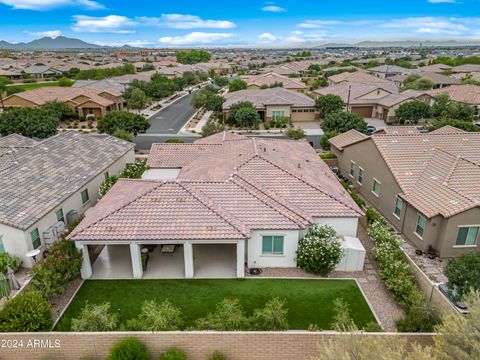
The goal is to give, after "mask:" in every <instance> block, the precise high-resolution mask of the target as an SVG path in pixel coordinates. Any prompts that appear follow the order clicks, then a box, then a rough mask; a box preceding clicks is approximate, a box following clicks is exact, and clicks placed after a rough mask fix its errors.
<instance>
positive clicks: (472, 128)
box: [427, 119, 480, 132]
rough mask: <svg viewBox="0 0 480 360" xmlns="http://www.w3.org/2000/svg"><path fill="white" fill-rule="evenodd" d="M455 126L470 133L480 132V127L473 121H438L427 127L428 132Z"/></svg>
mask: <svg viewBox="0 0 480 360" xmlns="http://www.w3.org/2000/svg"><path fill="white" fill-rule="evenodd" d="M447 125H450V126H453V127H456V128H457V129H461V130H464V131H468V132H478V131H480V126H476V125H475V124H473V123H472V122H471V121H464V120H457V119H438V120H435V121H433V122H431V123H429V124H428V125H427V128H428V131H434V130H437V129H440V128H442V127H444V126H447Z"/></svg>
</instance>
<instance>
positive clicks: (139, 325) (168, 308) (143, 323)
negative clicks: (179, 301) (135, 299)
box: [126, 300, 183, 331]
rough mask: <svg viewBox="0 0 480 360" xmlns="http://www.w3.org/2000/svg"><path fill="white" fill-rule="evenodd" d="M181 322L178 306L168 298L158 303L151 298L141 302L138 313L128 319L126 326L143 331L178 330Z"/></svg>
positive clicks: (129, 328)
mask: <svg viewBox="0 0 480 360" xmlns="http://www.w3.org/2000/svg"><path fill="white" fill-rule="evenodd" d="M182 323H183V320H182V313H181V311H180V309H179V308H178V307H176V306H174V305H172V303H170V302H169V301H168V300H165V301H164V302H162V303H161V304H160V305H159V304H157V303H156V302H155V301H154V300H152V301H145V302H144V303H143V304H142V310H141V311H140V314H139V315H138V317H137V318H136V319H131V320H129V321H128V322H127V325H126V328H127V329H128V330H143V331H173V330H180V328H181V326H182Z"/></svg>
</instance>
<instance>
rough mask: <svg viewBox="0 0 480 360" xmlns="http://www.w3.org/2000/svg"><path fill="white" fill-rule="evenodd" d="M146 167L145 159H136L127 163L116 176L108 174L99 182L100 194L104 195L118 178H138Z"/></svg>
mask: <svg viewBox="0 0 480 360" xmlns="http://www.w3.org/2000/svg"><path fill="white" fill-rule="evenodd" d="M147 169H148V166H147V162H146V161H145V160H136V161H135V163H134V164H132V165H127V166H126V167H125V168H124V169H123V170H122V172H121V173H120V174H119V175H118V176H117V175H110V176H109V177H108V178H106V179H105V180H103V182H102V183H101V184H100V188H99V189H98V192H99V194H100V196H104V195H105V194H106V193H107V191H108V190H110V188H111V187H112V186H113V185H114V184H115V183H116V182H117V181H118V179H119V178H126V179H140V178H141V177H142V174H143V173H144V172H145V170H147Z"/></svg>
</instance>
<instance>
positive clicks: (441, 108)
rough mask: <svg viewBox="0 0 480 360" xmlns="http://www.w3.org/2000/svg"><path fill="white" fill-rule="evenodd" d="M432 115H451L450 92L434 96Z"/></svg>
mask: <svg viewBox="0 0 480 360" xmlns="http://www.w3.org/2000/svg"><path fill="white" fill-rule="evenodd" d="M433 100H434V103H433V105H432V116H433V117H436V118H447V117H448V116H449V111H448V108H449V106H450V97H449V96H448V94H446V93H445V94H438V95H436V96H434V98H433Z"/></svg>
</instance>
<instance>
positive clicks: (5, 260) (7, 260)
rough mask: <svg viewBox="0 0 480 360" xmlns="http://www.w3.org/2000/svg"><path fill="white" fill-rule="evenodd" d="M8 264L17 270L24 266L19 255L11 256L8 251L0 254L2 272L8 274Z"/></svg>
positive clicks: (0, 270) (0, 269) (14, 270)
mask: <svg viewBox="0 0 480 360" xmlns="http://www.w3.org/2000/svg"><path fill="white" fill-rule="evenodd" d="M7 266H8V267H10V269H12V270H13V272H17V271H18V270H19V269H20V266H22V260H20V258H19V257H18V256H10V255H9V254H8V253H3V254H0V272H2V273H4V274H6V273H7Z"/></svg>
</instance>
